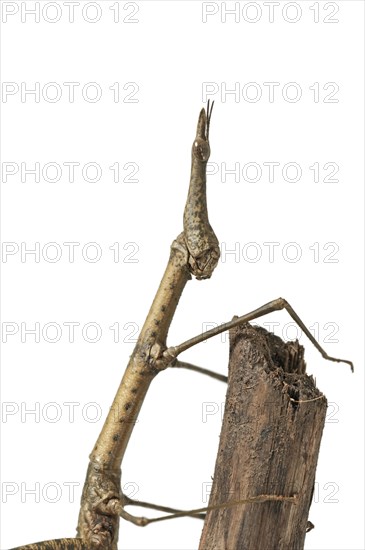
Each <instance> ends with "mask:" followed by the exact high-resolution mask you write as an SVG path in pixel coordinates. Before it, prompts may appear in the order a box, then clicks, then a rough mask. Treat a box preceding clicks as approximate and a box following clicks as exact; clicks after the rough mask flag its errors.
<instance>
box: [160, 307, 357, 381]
mask: <svg viewBox="0 0 365 550" xmlns="http://www.w3.org/2000/svg"><path fill="white" fill-rule="evenodd" d="M280 309H286V311H287V312H288V313H289V315H290V316H291V318H292V319H293V320H294V321H295V322H296V323H297V325H298V326H299V327H300V328H301V329H302V331H303V332H304V334H305V335H306V336H307V338H308V339H309V340H310V341H311V342H312V344H313V345H314V347H315V348H316V349H317V350H318V351H319V353H320V354H321V355H322V357H323V358H324V359H326V360H327V361H335V362H336V363H347V364H348V365H350V367H351V370H352V372H353V371H354V365H353V363H352V361H349V360H348V359H339V358H337V357H331V356H330V355H328V354H327V352H326V351H325V350H324V349H323V348H322V346H320V344H319V343H318V341H317V340H316V339H315V338H314V336H313V334H312V333H311V332H310V330H309V329H308V328H307V326H306V325H305V324H304V322H303V321H302V320H301V318H300V317H299V315H298V314H297V313H296V312H295V310H294V309H293V308H292V306H291V305H290V304H289V303H288V302H287V301H286V300H285V299H284V298H277V299H276V300H272V301H271V302H268V303H267V304H265V305H263V306H261V307H259V308H257V309H255V310H254V311H251V312H250V313H246V314H245V315H242V316H240V317H235V318H233V319H232V321H228V322H227V323H223V324H222V325H220V326H218V327H215V328H213V329H211V330H208V331H206V332H203V333H202V334H198V336H195V337H194V338H190V340H186V341H185V342H183V343H182V344H180V345H178V346H171V347H169V348H167V350H166V351H165V352H164V358H165V360H170V362H172V361H173V360H175V359H176V358H177V357H178V355H180V353H182V352H183V351H186V350H187V349H189V348H191V347H193V346H195V345H196V344H199V343H200V342H203V341H204V340H207V339H208V338H212V337H213V336H217V335H218V334H221V333H222V332H225V331H226V330H230V329H231V328H233V327H236V326H238V325H241V324H243V323H248V322H249V321H253V320H254V319H258V318H259V317H263V316H264V315H267V314H268V313H272V312H273V311H278V310H280Z"/></svg>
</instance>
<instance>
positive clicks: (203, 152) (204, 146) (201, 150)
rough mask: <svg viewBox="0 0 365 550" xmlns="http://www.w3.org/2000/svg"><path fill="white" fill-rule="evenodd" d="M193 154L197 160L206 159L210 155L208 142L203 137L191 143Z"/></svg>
mask: <svg viewBox="0 0 365 550" xmlns="http://www.w3.org/2000/svg"><path fill="white" fill-rule="evenodd" d="M193 154H194V156H195V157H196V158H197V159H199V160H202V161H206V160H208V158H209V155H210V147H209V143H208V142H207V141H204V140H203V139H196V140H195V141H194V143H193Z"/></svg>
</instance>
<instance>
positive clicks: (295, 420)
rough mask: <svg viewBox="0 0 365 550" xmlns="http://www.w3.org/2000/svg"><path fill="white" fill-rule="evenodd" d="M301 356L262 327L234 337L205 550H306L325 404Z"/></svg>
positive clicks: (298, 350)
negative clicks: (223, 504)
mask: <svg viewBox="0 0 365 550" xmlns="http://www.w3.org/2000/svg"><path fill="white" fill-rule="evenodd" d="M303 351H304V350H303V348H302V346H300V345H299V344H298V342H288V343H284V342H283V341H282V340H281V339H280V338H278V337H277V336H274V335H273V334H270V333H268V332H267V331H266V330H264V329H262V328H260V327H252V326H251V325H249V324H245V325H241V326H239V327H236V328H234V329H232V330H231V331H230V361H229V375H228V390H227V397H226V404H225V413H224V419H223V425H222V431H221V436H220V443H219V450H218V455H217V461H216V466H215V472H214V481H213V487H212V493H211V497H210V501H209V506H215V505H217V504H219V503H221V502H226V501H237V500H242V499H246V498H250V497H255V496H258V495H265V494H268V495H278V496H279V495H282V496H285V497H290V496H296V500H295V502H296V503H292V502H286V501H282V502H280V501H278V502H275V501H269V500H268V501H267V502H257V503H246V504H242V505H237V506H230V507H227V508H220V509H217V510H210V511H208V512H207V516H206V520H205V523H204V528H203V532H202V537H201V541H200V546H199V550H233V549H234V550H257V549H261V550H272V549H275V550H288V549H290V550H301V549H302V548H303V545H304V539H305V534H306V529H307V520H308V513H309V507H310V504H311V499H312V493H313V487H314V480H315V471H316V466H317V459H318V453H319V446H320V441H321V436H322V430H323V427H324V423H325V417H326V408H327V401H326V399H325V397H324V396H323V395H322V394H321V393H320V392H319V390H318V389H317V388H316V386H315V383H314V380H313V378H312V377H311V376H308V375H306V374H305V362H304V359H303Z"/></svg>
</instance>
